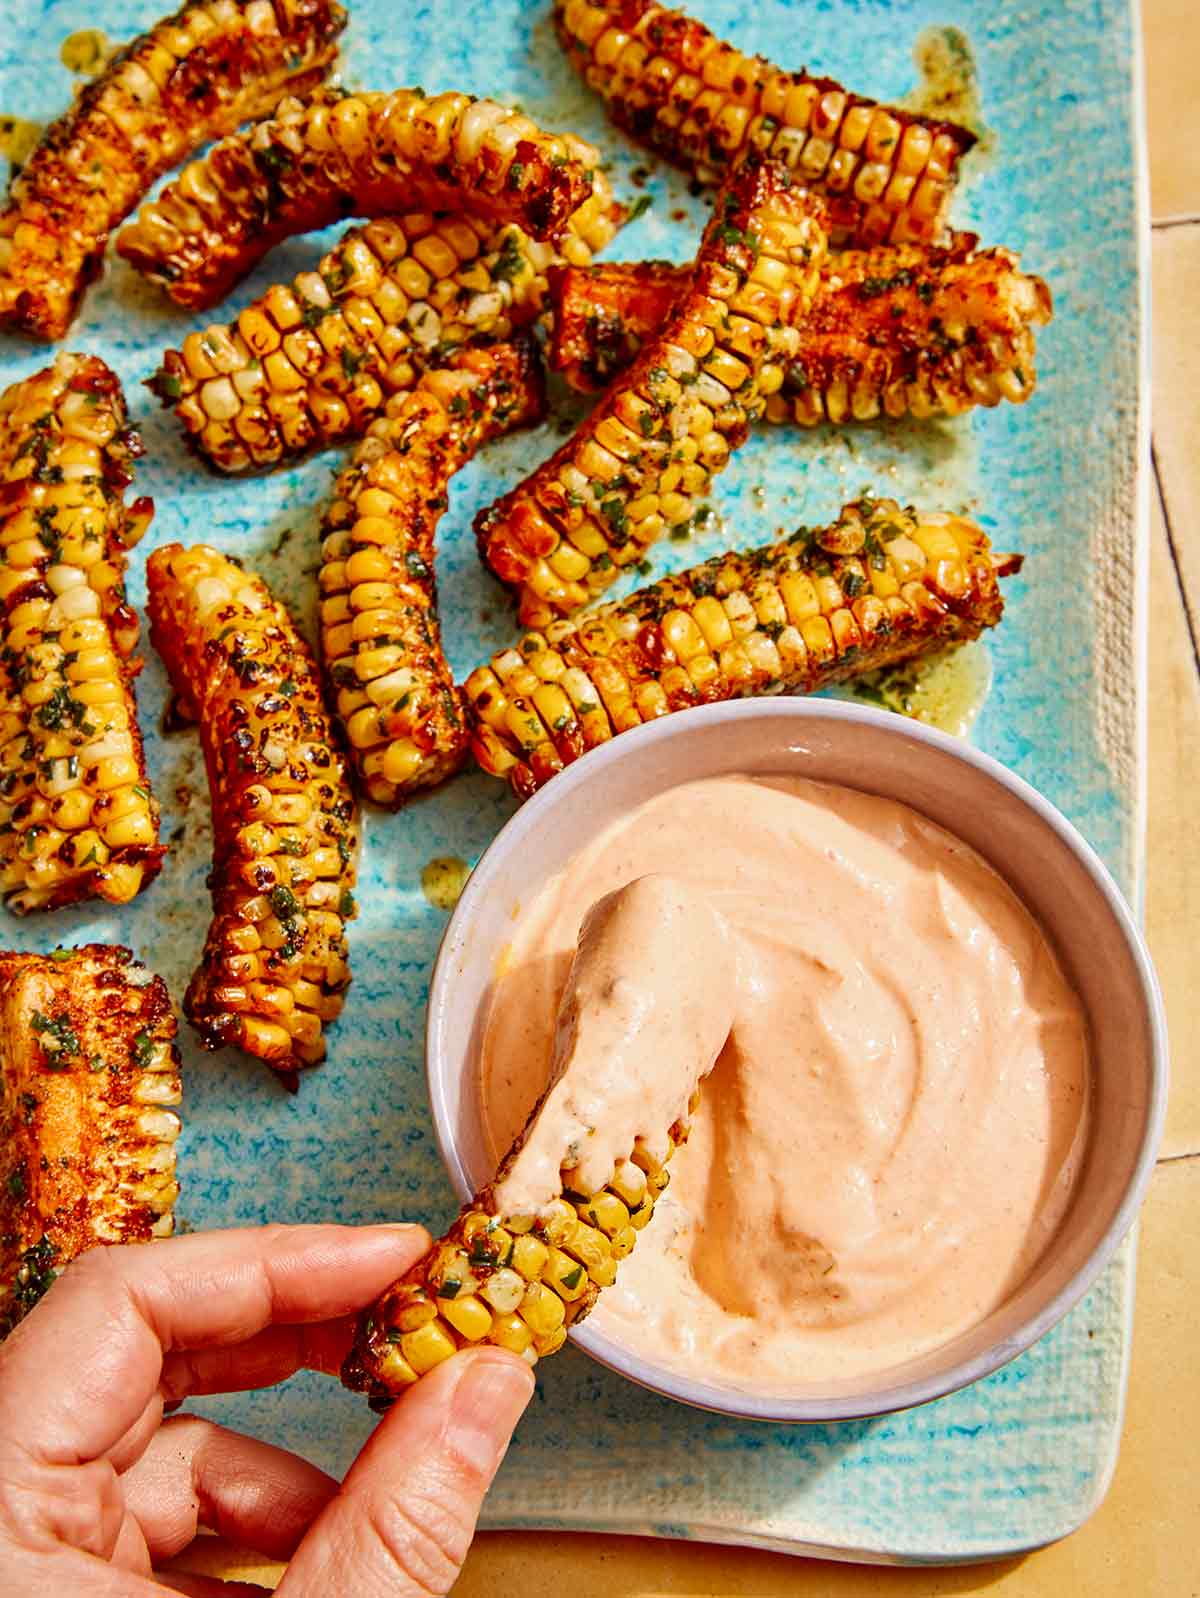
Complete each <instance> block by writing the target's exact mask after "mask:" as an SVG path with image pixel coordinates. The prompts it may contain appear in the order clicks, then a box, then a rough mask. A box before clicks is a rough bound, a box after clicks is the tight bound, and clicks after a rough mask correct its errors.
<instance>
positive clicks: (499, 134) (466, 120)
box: [117, 89, 599, 308]
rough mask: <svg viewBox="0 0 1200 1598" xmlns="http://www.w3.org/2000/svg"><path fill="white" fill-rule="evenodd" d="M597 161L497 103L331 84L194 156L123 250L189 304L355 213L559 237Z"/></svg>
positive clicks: (580, 146)
mask: <svg viewBox="0 0 1200 1598" xmlns="http://www.w3.org/2000/svg"><path fill="white" fill-rule="evenodd" d="M598 161H599V157H598V155H597V153H596V151H595V150H594V149H593V148H592V146H591V145H589V144H584V143H583V141H582V140H580V139H576V138H573V137H572V136H571V135H569V134H568V135H564V136H562V137H559V136H558V135H556V134H550V133H543V132H542V130H541V129H540V128H538V127H537V126H536V125H535V124H534V123H533V122H531V121H530V120H529V118H528V117H526V116H523V115H522V114H521V113H520V112H517V111H510V110H509V109H508V108H507V107H505V106H501V105H497V104H496V103H495V102H494V101H492V100H476V99H474V98H472V97H471V96H470V95H467V94H439V95H433V96H427V95H425V94H424V93H422V92H421V91H420V90H419V89H397V90H395V91H394V92H393V93H391V94H344V93H342V92H341V91H339V90H337V89H321V90H318V91H317V93H315V94H314V95H312V96H311V97H310V98H309V99H308V100H299V99H296V98H288V99H286V100H284V101H282V102H281V103H280V104H279V105H278V106H277V107H276V109H275V113H274V115H273V116H271V117H268V118H267V119H266V120H264V121H262V122H259V123H258V124H257V125H256V126H255V127H253V128H250V129H247V130H246V131H245V132H243V133H238V134H234V135H232V136H231V137H229V138H227V139H223V140H222V141H221V143H219V144H218V145H216V146H215V148H214V149H212V150H210V151H209V153H208V154H207V155H206V156H204V157H203V158H202V159H201V160H199V161H194V162H192V163H191V165H189V166H188V167H186V168H185V169H184V171H183V172H181V173H180V175H179V177H178V178H176V179H175V180H174V181H173V182H171V183H170V184H168V185H167V187H166V189H165V190H164V191H163V193H162V195H161V196H160V197H159V198H158V199H157V200H155V201H153V202H151V203H150V204H149V205H147V206H145V207H144V208H143V209H142V211H141V212H140V213H139V215H138V217H137V218H136V220H135V221H133V222H131V223H130V224H129V226H128V227H126V228H124V229H122V232H121V236H120V238H119V240H118V243H117V248H118V250H119V251H120V253H121V254H122V255H123V256H124V257H125V258H126V260H128V261H129V262H130V263H131V264H132V265H133V266H134V267H135V268H136V269H137V270H138V271H139V272H143V273H145V274H146V275H148V276H149V277H151V278H153V279H154V280H155V281H157V282H159V283H161V284H163V285H164V286H165V287H166V288H167V289H168V291H169V292H170V293H171V295H172V296H173V298H175V299H176V300H177V301H178V302H179V303H180V304H182V305H187V306H189V307H192V308H196V307H204V306H210V305H214V304H216V303H217V301H218V300H221V299H223V298H224V296H225V295H226V294H227V293H228V292H229V290H230V289H231V288H232V287H233V286H234V284H235V283H237V282H238V281H240V279H241V278H243V277H244V276H245V275H246V273H247V272H248V271H249V270H250V268H251V267H252V266H253V265H254V264H255V262H256V261H258V260H260V259H261V257H262V256H263V255H265V254H266V252H267V251H268V250H270V249H272V248H273V247H274V246H275V245H276V244H278V243H280V242H281V241H282V240H283V239H286V238H290V237H291V236H292V235H293V234H296V233H308V232H312V231H314V230H315V229H317V228H322V227H328V226H329V225H330V224H331V223H333V222H341V221H344V220H345V219H346V218H347V217H350V216H362V217H385V216H394V215H397V214H400V213H403V212H408V211H416V210H430V211H455V212H457V211H464V210H465V211H469V212H471V213H472V215H474V216H477V217H479V218H481V219H482V220H483V221H486V222H490V223H491V224H492V226H493V227H499V226H503V225H505V224H515V225H516V226H517V227H520V228H523V229H524V230H525V231H526V232H527V233H529V234H531V235H532V236H533V237H534V238H535V239H552V238H554V237H555V235H556V234H559V233H561V232H562V230H563V229H564V228H565V227H566V226H567V220H568V218H569V217H570V216H571V214H572V212H574V211H577V210H578V209H579V207H580V206H581V205H583V204H584V202H585V201H586V200H587V199H588V197H589V196H590V194H591V193H592V188H593V181H594V176H595V172H594V169H595V167H596V165H597V164H598Z"/></svg>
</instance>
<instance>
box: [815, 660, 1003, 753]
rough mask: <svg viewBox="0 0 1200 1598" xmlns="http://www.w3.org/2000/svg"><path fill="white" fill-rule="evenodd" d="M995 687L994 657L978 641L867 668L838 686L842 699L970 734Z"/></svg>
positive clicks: (961, 734)
mask: <svg viewBox="0 0 1200 1598" xmlns="http://www.w3.org/2000/svg"><path fill="white" fill-rule="evenodd" d="M991 686H992V661H991V656H990V655H989V654H988V652H987V648H986V646H985V645H984V644H983V643H982V642H981V641H980V640H978V639H976V640H975V641H974V642H973V643H969V644H960V645H958V646H957V647H956V648H951V649H944V650H940V651H939V652H938V653H937V654H936V655H929V656H927V657H926V658H925V659H923V660H912V661H905V662H904V663H903V664H902V665H899V666H885V667H884V669H883V670H882V671H872V672H867V673H866V674H865V675H864V676H863V677H860V678H858V679H857V680H856V681H855V682H852V683H847V684H846V685H845V687H844V688H841V689H839V690H838V692H837V697H838V698H839V699H850V700H855V701H857V702H859V703H862V702H864V701H865V702H866V703H867V704H872V705H879V706H880V707H881V708H882V709H884V710H893V711H895V712H896V713H897V714H898V715H901V716H910V717H911V718H912V719H913V720H914V721H923V722H924V723H925V724H926V725H927V726H929V727H937V728H938V729H939V730H940V731H942V732H949V733H953V734H955V736H956V737H959V738H965V737H966V735H967V733H969V732H970V730H971V728H972V726H973V725H974V723H975V718H976V717H977V716H978V715H979V712H980V711H981V710H982V708H983V704H984V701H985V700H986V699H987V696H988V690H989V689H990V688H991Z"/></svg>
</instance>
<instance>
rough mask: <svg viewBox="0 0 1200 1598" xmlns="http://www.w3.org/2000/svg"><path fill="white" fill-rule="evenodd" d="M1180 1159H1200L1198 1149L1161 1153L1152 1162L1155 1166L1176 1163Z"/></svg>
mask: <svg viewBox="0 0 1200 1598" xmlns="http://www.w3.org/2000/svg"><path fill="white" fill-rule="evenodd" d="M1181 1160H1200V1149H1192V1150H1191V1151H1190V1152H1184V1153H1183V1154H1162V1155H1160V1156H1159V1158H1158V1159H1157V1160H1155V1162H1154V1163H1155V1165H1156V1166H1159V1165H1178V1164H1179V1162H1180V1161H1181Z"/></svg>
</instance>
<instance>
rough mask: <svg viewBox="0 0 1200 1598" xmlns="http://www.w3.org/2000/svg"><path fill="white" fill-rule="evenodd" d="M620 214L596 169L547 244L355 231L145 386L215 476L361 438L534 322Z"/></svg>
mask: <svg viewBox="0 0 1200 1598" xmlns="http://www.w3.org/2000/svg"><path fill="white" fill-rule="evenodd" d="M623 216H624V212H623V210H622V208H621V207H620V206H619V205H617V203H616V202H615V200H614V199H613V196H612V190H611V189H610V188H609V186H608V182H607V180H606V179H605V177H604V175H603V173H601V172H597V173H596V181H595V186H594V188H593V190H592V193H591V195H590V196H589V197H588V199H586V200H585V201H584V202H583V204H582V205H581V206H579V208H578V209H577V210H575V211H574V212H572V214H571V216H570V217H569V218H568V219H567V224H566V227H565V229H564V231H563V233H562V235H561V237H560V238H558V239H557V240H555V241H553V242H551V243H539V242H538V241H537V240H535V239H531V238H530V237H529V235H528V234H527V233H524V232H522V230H521V229H520V228H518V227H516V226H508V227H502V228H500V229H499V230H497V229H496V228H495V227H493V225H492V224H491V223H490V222H484V221H480V220H479V219H478V218H477V217H472V216H469V215H468V214H467V213H465V212H463V213H459V214H456V215H453V216H437V215H434V214H433V213H431V212H412V213H409V214H407V215H404V216H397V217H389V218H385V219H383V220H380V221H375V222H369V223H367V225H366V226H365V227H361V228H352V229H350V230H349V231H348V232H347V233H346V234H345V235H344V236H343V237H342V238H341V239H340V240H339V242H338V243H337V244H336V245H335V246H334V248H333V249H332V250H331V251H330V252H329V254H328V255H326V256H325V258H324V259H323V260H322V261H321V263H320V266H319V267H318V269H317V271H315V272H302V273H300V275H299V276H298V277H296V278H295V279H294V281H293V282H292V283H291V284H290V285H284V284H278V285H276V286H275V287H273V288H271V289H268V291H267V292H266V293H265V294H263V295H261V296H260V297H259V298H258V299H257V300H255V301H254V302H253V304H251V305H249V306H247V307H246V309H245V310H244V311H243V312H242V313H241V315H240V316H239V317H238V318H237V320H236V321H235V322H233V323H231V324H230V325H229V326H228V327H220V326H214V327H210V328H208V329H207V330H206V331H205V332H203V333H192V334H190V335H189V336H188V337H187V338H186V339H185V340H184V342H183V346H182V348H181V349H179V350H168V351H167V352H166V354H165V355H164V356H163V361H162V365H161V367H160V369H159V371H158V372H157V373H156V374H155V376H154V377H152V378H151V379H150V383H149V386H150V388H151V389H152V390H153V391H154V392H155V393H156V394H157V395H158V397H159V398H160V399H161V400H162V402H163V403H164V405H170V406H173V407H174V410H175V414H176V416H177V417H178V418H179V420H180V422H181V423H182V424H183V427H184V429H185V431H186V433H187V436H188V440H189V442H190V443H191V445H192V447H193V448H194V449H195V450H196V452H197V453H198V454H199V455H201V456H202V457H203V458H204V459H205V460H207V461H208V463H209V464H210V465H211V466H212V467H214V468H215V469H216V470H217V471H222V472H239V471H247V470H263V469H264V468H267V467H270V466H274V465H276V464H277V463H279V462H280V461H284V460H289V459H292V458H294V457H296V456H298V455H300V454H303V453H304V452H305V451H306V450H309V449H312V448H322V447H325V446H327V445H329V444H333V443H337V442H339V441H341V440H343V439H346V438H353V437H359V436H361V435H362V434H363V433H364V432H365V431H366V429H367V426H368V424H369V423H370V422H371V420H372V419H373V418H374V417H376V416H378V415H380V414H381V413H382V411H383V408H384V406H385V405H386V404H387V402H388V401H389V400H390V399H391V398H392V396H393V395H395V394H399V393H402V392H404V391H406V390H408V389H411V388H412V387H413V385H414V384H415V383H416V381H417V379H418V377H419V376H420V374H421V372H423V371H424V370H426V369H427V368H428V367H430V366H432V365H438V364H440V363H442V362H443V361H445V360H446V359H447V358H448V357H449V356H450V355H451V354H452V353H453V352H454V351H455V350H456V349H458V348H459V347H461V346H462V345H464V344H467V343H469V342H471V341H473V340H477V339H482V338H490V339H497V340H504V339H508V338H511V337H512V335H513V334H514V333H515V332H516V331H517V330H518V329H520V328H521V327H524V326H525V325H526V324H528V323H529V322H531V321H533V319H534V318H535V317H536V316H537V315H538V313H539V311H540V310H541V306H542V300H543V298H544V296H545V293H546V274H547V272H548V270H549V268H550V266H551V265H552V264H553V263H554V262H555V261H566V262H573V263H575V264H579V265H586V264H587V263H588V262H589V261H590V260H591V258H592V252H593V251H594V250H598V249H600V248H601V247H602V246H603V245H604V244H606V243H607V242H608V240H609V239H610V238H611V237H612V235H613V234H614V233H615V231H616V229H617V227H618V226H619V225H620V222H621V220H622V218H623Z"/></svg>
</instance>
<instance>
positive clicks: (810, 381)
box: [550, 233, 1052, 427]
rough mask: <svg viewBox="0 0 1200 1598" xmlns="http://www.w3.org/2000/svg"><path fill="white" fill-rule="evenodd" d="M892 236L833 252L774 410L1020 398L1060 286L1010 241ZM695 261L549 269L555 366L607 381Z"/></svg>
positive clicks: (812, 419)
mask: <svg viewBox="0 0 1200 1598" xmlns="http://www.w3.org/2000/svg"><path fill="white" fill-rule="evenodd" d="M975 243H976V240H975V237H974V235H973V234H969V233H968V234H960V235H959V236H958V237H957V238H956V239H955V242H954V244H953V246H952V247H951V248H949V249H944V250H943V249H924V248H922V247H921V246H919V245H911V244H909V245H886V246H879V247H877V248H875V249H873V250H843V251H840V252H839V253H838V254H836V255H830V256H827V257H826V260H825V262H824V264H823V266H822V268H821V281H820V285H819V287H818V289H817V294H816V298H815V299H814V301H813V305H812V309H811V311H810V312H809V315H808V318H807V320H806V321H805V322H804V324H803V326H802V327H801V328H800V344H799V348H798V349H797V351H796V353H795V354H794V355H793V356H792V357H791V359H790V360H789V362H788V366H787V371H786V374H785V376H784V380H783V386H782V387H781V388H780V389H779V390H778V392H776V393H775V394H772V395H771V396H770V397H769V399H768V400H767V408H766V417H767V420H768V421H773V422H792V421H794V422H797V423H799V424H800V425H801V426H804V427H811V426H814V425H815V424H816V423H817V422H822V421H830V422H848V421H866V420H869V419H871V418H873V417H876V416H880V415H887V416H893V417H896V416H904V415H913V416H917V417H927V416H937V415H945V416H958V415H961V414H962V413H963V412H964V411H967V410H970V409H971V408H972V407H974V406H976V405H988V406H991V405H996V404H998V403H999V402H1000V400H1002V399H1007V400H1011V401H1012V402H1013V403H1014V404H1018V405H1019V404H1021V403H1022V402H1023V401H1025V400H1026V399H1028V398H1029V396H1030V395H1031V394H1032V393H1033V390H1034V388H1035V386H1036V383H1037V347H1036V343H1035V337H1034V329H1035V328H1036V327H1042V326H1045V324H1046V323H1047V322H1049V320H1050V317H1051V314H1052V302H1051V297H1050V290H1049V288H1048V286H1047V285H1046V284H1045V283H1044V282H1043V281H1042V279H1041V278H1040V277H1033V276H1030V275H1029V274H1027V273H1024V272H1022V271H1021V270H1020V262H1019V258H1018V257H1017V256H1016V255H1014V254H1013V253H1012V252H1011V251H1009V250H1003V249H992V250H981V251H976V249H975ZM686 282H687V273H686V269H685V268H682V267H676V266H668V265H666V264H665V263H660V262H654V261H640V262H634V263H633V264H631V265H619V264H611V265H610V264H608V263H605V264H603V265H595V266H590V267H556V268H553V269H552V271H551V274H550V303H551V316H552V318H553V327H554V337H553V340H552V344H551V349H550V366H551V368H552V369H553V370H555V371H561V372H564V373H565V374H566V377H567V380H568V382H570V383H571V384H572V386H573V387H575V388H578V389H581V390H583V391H585V392H586V391H588V390H591V389H595V388H600V387H603V386H604V384H605V383H606V382H607V381H609V380H610V378H611V376H612V374H613V373H614V372H617V371H619V370H621V369H622V367H624V366H627V365H628V364H629V363H630V362H631V361H632V360H633V359H634V357H635V356H636V354H637V352H638V350H639V349H640V348H641V345H642V343H643V342H644V341H645V340H646V339H647V338H650V337H653V336H654V334H655V333H656V332H657V331H658V330H659V329H660V328H661V327H662V325H663V322H664V321H665V319H666V317H667V316H668V314H669V313H670V310H671V307H672V305H673V304H674V303H675V300H676V299H677V298H678V297H679V294H680V293H681V292H682V289H683V288H684V286H685V285H686Z"/></svg>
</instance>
